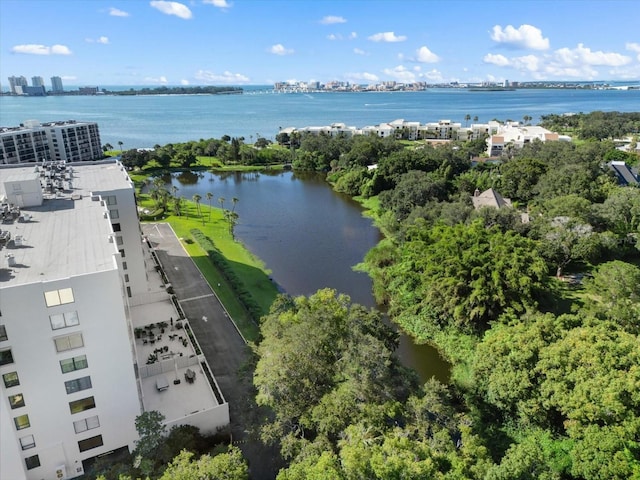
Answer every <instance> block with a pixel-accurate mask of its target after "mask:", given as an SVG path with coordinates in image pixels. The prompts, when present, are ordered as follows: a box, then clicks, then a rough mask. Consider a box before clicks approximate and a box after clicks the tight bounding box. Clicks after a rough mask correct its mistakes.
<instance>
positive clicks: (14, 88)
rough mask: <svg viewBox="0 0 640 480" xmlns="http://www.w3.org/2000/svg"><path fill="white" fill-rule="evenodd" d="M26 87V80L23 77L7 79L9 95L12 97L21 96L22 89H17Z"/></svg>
mask: <svg viewBox="0 0 640 480" xmlns="http://www.w3.org/2000/svg"><path fill="white" fill-rule="evenodd" d="M28 85H29V84H28V83H27V79H26V78H25V77H24V76H20V77H16V76H13V75H12V76H11V77H9V87H10V88H11V93H12V94H14V95H21V94H22V89H20V88H18V87H26V86H28Z"/></svg>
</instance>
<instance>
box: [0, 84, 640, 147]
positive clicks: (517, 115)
mask: <svg viewBox="0 0 640 480" xmlns="http://www.w3.org/2000/svg"><path fill="white" fill-rule="evenodd" d="M266 88H267V87H263V88H260V87H253V88H252V87H247V88H246V90H245V93H244V94H242V95H148V96H115V95H97V96H47V97H15V96H0V126H3V127H11V126H17V125H19V124H21V123H23V122H24V121H25V120H39V121H41V122H50V121H59V120H70V119H75V120H79V121H92V122H97V123H98V125H99V127H100V136H101V140H102V143H103V144H106V143H110V144H111V145H113V146H114V148H116V149H119V143H118V142H122V147H123V148H125V149H128V148H143V147H153V146H154V145H156V144H158V145H165V144H167V143H177V142H186V141H189V140H199V139H201V138H202V139H206V138H220V137H222V136H223V135H229V136H232V137H241V136H242V137H244V138H245V140H246V141H247V142H248V143H252V141H255V139H256V138H257V137H258V136H262V137H265V138H268V139H271V140H273V139H275V136H276V135H277V134H278V131H279V129H280V128H281V127H282V128H285V127H306V126H322V125H330V124H332V123H345V124H347V125H349V126H354V127H364V126H367V125H376V124H379V123H384V122H390V121H393V120H396V119H400V118H402V119H404V120H407V121H416V122H421V123H427V122H435V121H438V120H444V119H446V120H451V121H453V122H461V123H462V124H463V125H465V124H466V123H467V122H466V121H465V116H466V115H470V116H471V118H472V119H473V118H474V117H476V116H477V117H478V122H487V121H489V120H492V119H498V120H503V121H505V120H522V118H523V117H524V116H525V115H528V116H530V117H532V118H533V123H537V122H538V121H539V120H540V116H542V115H546V114H550V113H556V114H562V113H570V112H573V113H577V112H585V113H586V112H591V111H594V110H602V111H624V112H629V111H640V90H572V89H525V90H515V91H503V92H489V91H487V92H471V91H468V90H466V89H432V90H426V91H420V92H358V93H347V92H344V93H310V94H303V93H299V94H274V93H261V92H265V91H267V90H266ZM472 121H473V120H472Z"/></svg>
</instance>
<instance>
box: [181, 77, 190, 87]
mask: <svg viewBox="0 0 640 480" xmlns="http://www.w3.org/2000/svg"><path fill="white" fill-rule="evenodd" d="M180 85H189V80H187V79H186V78H183V79H182V80H180Z"/></svg>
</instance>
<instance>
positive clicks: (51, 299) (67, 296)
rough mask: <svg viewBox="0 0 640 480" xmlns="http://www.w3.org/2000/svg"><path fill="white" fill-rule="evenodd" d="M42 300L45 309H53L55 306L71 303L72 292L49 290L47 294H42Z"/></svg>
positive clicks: (68, 289)
mask: <svg viewBox="0 0 640 480" xmlns="http://www.w3.org/2000/svg"><path fill="white" fill-rule="evenodd" d="M44 300H45V302H46V303H47V307H55V306H56V305H64V304H65V303H73V302H74V299H73V290H72V289H70V288H61V289H60V290H51V291H49V292H44Z"/></svg>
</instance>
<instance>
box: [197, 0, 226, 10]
mask: <svg viewBox="0 0 640 480" xmlns="http://www.w3.org/2000/svg"><path fill="white" fill-rule="evenodd" d="M202 3H208V4H209V5H213V6H214V7H218V8H231V7H232V6H233V3H229V2H227V0H202Z"/></svg>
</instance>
